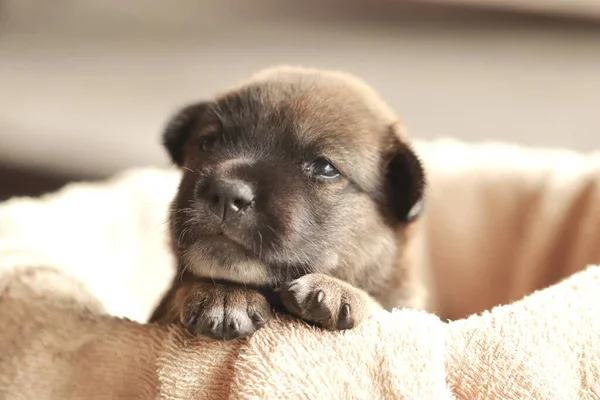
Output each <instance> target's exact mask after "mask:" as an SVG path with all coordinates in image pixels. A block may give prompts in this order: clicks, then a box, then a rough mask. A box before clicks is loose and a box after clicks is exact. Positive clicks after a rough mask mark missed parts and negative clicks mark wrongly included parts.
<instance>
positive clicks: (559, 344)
mask: <svg viewBox="0 0 600 400" xmlns="http://www.w3.org/2000/svg"><path fill="white" fill-rule="evenodd" d="M417 150H418V151H419V152H420V154H421V155H422V157H423V159H424V161H425V164H426V165H427V167H428V169H429V180H430V191H429V193H428V195H429V203H428V213H427V217H426V220H425V221H424V222H425V224H424V226H423V232H422V238H423V241H422V243H423V246H424V248H423V250H424V252H425V253H426V254H427V255H428V258H427V260H424V262H425V261H427V262H428V263H429V265H430V267H431V268H430V271H431V273H430V276H429V277H428V278H429V280H430V283H431V285H432V287H433V288H434V293H435V296H434V297H433V299H432V300H433V301H432V303H431V307H432V309H433V310H434V311H436V312H437V314H438V315H441V316H442V317H443V318H444V320H441V319H440V318H438V317H437V316H435V315H434V314H432V313H428V312H424V311H412V310H397V311H394V312H391V313H388V312H380V313H379V314H377V315H375V316H374V317H373V318H372V319H370V320H368V321H367V322H365V323H363V324H361V325H360V326H359V327H357V328H355V329H353V330H350V331H345V332H326V331H323V330H320V329H317V328H313V327H309V326H307V325H306V324H304V323H302V322H301V321H297V320H294V319H290V318H287V317H279V318H277V319H275V320H274V321H272V322H270V323H269V324H268V325H267V326H266V327H265V328H263V329H262V330H260V331H258V332H257V333H256V334H255V335H253V336H252V337H251V338H248V339H240V340H236V341H231V342H216V341H210V340H207V339H202V338H194V337H190V336H188V335H187V334H186V333H185V332H183V331H182V330H180V329H179V328H177V327H175V326H168V327H160V326H155V325H146V324H143V322H144V321H145V320H146V319H147V317H148V315H149V314H150V313H151V311H152V309H153V307H154V305H155V304H156V301H157V300H158V298H159V297H160V294H161V293H162V291H164V290H165V289H166V287H167V286H168V284H169V282H170V279H171V277H172V274H173V269H172V263H173V260H172V257H171V256H170V254H169V251H168V246H167V241H166V235H165V233H166V224H165V222H166V209H167V204H168V202H169V200H170V198H171V197H172V196H173V193H174V191H175V188H176V185H177V179H178V173H177V172H176V171H172V170H160V169H149V168H148V169H139V170H132V171H128V172H126V173H124V174H122V175H120V176H117V177H115V178H114V179H112V180H109V181H107V182H101V183H95V184H90V183H79V184H74V185H71V186H69V187H67V188H65V189H63V190H62V191H60V192H58V193H55V194H52V195H48V196H45V197H43V198H40V199H14V200H11V201H9V202H6V203H5V204H3V205H1V206H0V327H1V328H0V398H2V399H80V398H81V399H88V400H95V399H117V398H119V399H120V398H123V399H153V398H161V399H177V400H179V399H181V400H183V399H225V398H230V399H257V398H261V399H262V398H264V399H279V398H291V399H294V398H297V399H315V398H332V399H345V398H348V399H363V398H364V399H367V398H368V399H374V398H382V399H384V398H385V399H393V398H398V399H538V398H539V399H598V398H600V359H599V358H598V351H597V349H598V348H600V334H599V332H600V318H598V315H600V290H599V289H600V268H599V267H593V266H589V265H592V264H596V263H600V246H599V245H598V242H597V240H596V238H597V237H598V234H599V233H600V232H599V230H600V189H599V183H600V155H596V154H591V155H581V154H575V153H571V152H567V151H555V150H541V149H537V150H534V149H523V148H519V147H514V146H507V145H500V144H480V145H467V144H462V143H457V142H454V141H447V140H445V141H439V142H433V143H419V144H418V145H417ZM588 266H589V267H588ZM484 310H490V311H484ZM474 313H476V314H475V315H472V314H474ZM119 317H123V318H119ZM446 318H450V319H452V321H451V322H446V321H445V319H446Z"/></svg>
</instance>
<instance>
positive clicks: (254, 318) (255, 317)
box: [252, 313, 265, 326]
mask: <svg viewBox="0 0 600 400" xmlns="http://www.w3.org/2000/svg"><path fill="white" fill-rule="evenodd" d="M252 322H254V323H255V324H256V325H258V326H263V325H264V324H265V319H264V318H263V316H262V315H260V313H256V314H254V315H253V316H252Z"/></svg>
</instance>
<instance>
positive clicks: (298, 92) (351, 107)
mask: <svg viewBox="0 0 600 400" xmlns="http://www.w3.org/2000/svg"><path fill="white" fill-rule="evenodd" d="M294 78H295V79H288V80H283V81H282V80H277V79H276V80H265V81H258V82H251V83H249V84H246V85H244V86H242V87H239V88H238V89H237V90H234V91H230V92H229V93H227V94H225V95H223V96H221V97H219V98H218V99H217V104H218V108H219V109H220V110H221V112H222V114H223V119H225V120H226V121H227V122H228V123H229V124H231V125H234V126H237V127H243V128H246V129H247V130H251V131H252V132H254V133H257V134H259V135H261V136H262V135H287V136H290V138H289V139H294V140H295V141H297V142H298V143H297V144H298V145H300V146H302V147H304V148H306V147H319V148H323V149H329V150H331V151H335V150H336V149H337V150H342V151H345V152H348V151H352V152H355V151H358V152H359V153H362V152H369V151H374V150H375V151H376V150H377V149H378V148H379V144H380V136H381V135H382V133H384V132H385V131H386V129H385V128H386V127H387V126H388V124H389V120H387V119H384V118H381V116H379V115H377V113H374V112H372V111H373V110H372V109H371V108H372V107H371V106H372V104H369V101H368V99H366V98H365V97H366V96H365V95H364V93H361V92H360V91H358V90H356V89H354V88H352V87H351V86H349V85H346V84H344V83H343V82H335V81H334V82H330V81H328V80H326V79H310V80H307V79H299V78H298V77H297V76H296V77H294Z"/></svg>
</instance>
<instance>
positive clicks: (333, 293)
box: [280, 274, 380, 330]
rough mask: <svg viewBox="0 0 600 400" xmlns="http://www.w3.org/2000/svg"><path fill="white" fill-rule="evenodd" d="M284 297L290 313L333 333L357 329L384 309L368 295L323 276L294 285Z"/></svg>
mask: <svg viewBox="0 0 600 400" xmlns="http://www.w3.org/2000/svg"><path fill="white" fill-rule="evenodd" d="M280 296H281V300H282V302H283V305H284V306H285V308H286V309H287V310H288V311H289V312H290V313H292V314H294V315H297V316H299V317H301V318H302V319H304V320H306V321H309V322H314V323H317V324H319V325H321V326H323V327H324V328H327V329H330V330H343V329H350V328H353V327H354V326H356V325H358V324H359V323H361V322H362V321H363V320H364V319H366V318H368V317H369V316H370V315H371V314H372V313H373V312H374V311H375V310H376V309H377V308H380V307H379V305H378V304H377V303H376V302H375V300H373V299H372V298H371V297H370V296H369V295H368V294H367V293H366V292H364V291H362V290H360V289H358V288H356V287H354V286H352V285H350V284H348V283H346V282H343V281H340V280H338V279H336V278H333V277H330V276H328V275H323V274H308V275H305V276H303V277H301V278H299V279H296V280H294V281H292V282H290V283H289V284H287V285H285V286H284V287H283V288H281V290H280Z"/></svg>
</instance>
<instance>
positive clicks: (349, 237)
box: [164, 72, 424, 285]
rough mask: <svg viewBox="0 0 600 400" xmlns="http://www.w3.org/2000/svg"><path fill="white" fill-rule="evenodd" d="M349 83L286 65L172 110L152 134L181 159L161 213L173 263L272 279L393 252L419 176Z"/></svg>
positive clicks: (344, 267) (335, 269)
mask: <svg viewBox="0 0 600 400" xmlns="http://www.w3.org/2000/svg"><path fill="white" fill-rule="evenodd" d="M361 90H362V89H361V88H357V87H355V86H353V85H352V84H348V83H345V82H344V80H343V79H341V78H339V77H336V76H327V75H320V74H312V75H311V74H305V73H294V72H292V73H290V74H288V75H285V74H284V75H283V76H273V77H270V78H269V77H267V78H265V79H257V80H255V81H253V82H251V83H249V84H246V85H244V86H242V87H240V88H238V89H237V90H235V91H232V92H229V93H227V94H225V95H224V96H221V97H219V98H217V99H216V100H215V101H213V102H205V103H198V104H195V105H192V106H188V107H186V108H184V109H183V110H182V111H180V113H179V114H178V115H177V116H176V117H175V118H174V119H173V122H172V123H170V124H169V126H168V127H167V130H166V132H165V134H164V143H165V146H166V148H167V150H168V151H169V154H170V155H171V157H172V159H173V161H174V162H175V163H177V164H178V165H179V166H180V167H181V168H182V170H183V177H182V180H181V184H180V188H179V191H178V193H177V196H176V198H175V200H174V202H173V212H172V218H171V232H172V236H173V241H174V244H175V247H176V249H177V252H178V255H179V258H180V263H181V264H183V265H182V267H184V268H187V269H188V270H190V271H192V272H193V273H195V274H197V275H199V276H203V277H212V278H215V279H226V280H231V281H238V282H243V283H248V284H257V285H276V284H279V283H281V282H284V281H289V280H291V279H295V278H297V277H299V276H302V275H304V274H306V273H309V272H322V273H328V274H332V275H337V276H341V277H343V278H345V279H347V280H351V276H350V275H352V276H356V277H358V276H359V275H360V273H359V272H360V271H359V269H360V268H363V267H366V266H367V265H373V264H379V263H389V262H393V260H394V259H396V258H397V256H398V251H399V250H401V247H402V243H399V242H398V238H399V236H398V230H399V229H401V228H402V227H403V226H404V225H405V224H406V223H407V222H408V221H406V219H407V217H408V215H409V211H410V209H411V208H413V206H414V205H415V204H416V203H417V202H418V201H419V200H420V199H421V197H422V194H423V185H424V184H423V182H424V176H423V171H422V169H421V166H420V163H419V161H418V159H417V158H416V156H415V155H414V153H413V152H412V151H411V150H410V148H409V147H408V146H407V145H406V144H404V143H403V142H402V141H401V140H400V139H399V137H398V135H397V133H396V132H395V129H396V128H395V126H394V122H395V121H393V120H391V119H388V118H385V117H384V116H383V115H381V113H379V114H378V112H377V105H373V104H372V101H371V99H369V98H368V96H365V94H364V93H363V92H362V91H361ZM356 279H358V278H356Z"/></svg>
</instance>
